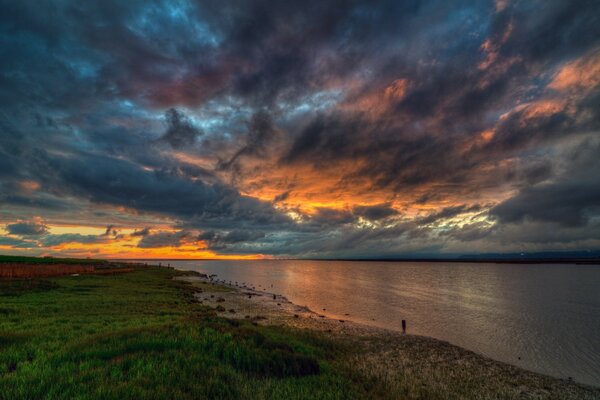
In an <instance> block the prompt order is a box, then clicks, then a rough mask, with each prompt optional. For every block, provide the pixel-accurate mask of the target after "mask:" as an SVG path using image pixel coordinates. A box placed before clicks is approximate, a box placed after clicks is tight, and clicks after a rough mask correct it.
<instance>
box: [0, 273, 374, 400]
mask: <svg viewBox="0 0 600 400" xmlns="http://www.w3.org/2000/svg"><path fill="white" fill-rule="evenodd" d="M176 274H177V272H175V271H173V270H171V269H165V268H161V269H159V268H144V269H139V270H137V271H135V272H132V273H128V274H122V275H117V276H78V277H70V276H69V277H60V278H53V279H44V280H34V281H4V282H2V285H0V399H42V398H52V399H88V398H101V399H173V398H177V399H192V398H193V399H198V398H200V399H201V398H224V399H225V398H243V399H244V398H245V399H263V398H276V399H302V398H321V399H351V398H373V397H378V396H379V395H380V394H381V392H380V390H381V389H378V386H377V384H376V383H374V382H372V381H370V380H365V379H363V378H362V377H358V376H355V375H354V373H352V372H350V370H349V368H347V367H345V366H344V365H343V364H342V363H341V362H340V361H339V360H340V359H342V358H343V357H342V356H341V355H343V354H347V351H348V349H345V348H341V347H340V345H339V344H334V343H333V342H330V341H328V340H326V339H324V338H323V337H320V336H317V335H316V334H313V333H308V332H303V331H293V330H288V329H285V328H277V327H263V326H255V325H252V324H251V323H250V322H245V321H242V322H237V321H231V320H227V319H224V318H220V317H217V316H216V315H215V314H214V312H213V311H212V310H210V309H209V308H207V307H205V306H202V305H199V304H198V303H195V302H194V301H193V291H194V290H195V289H194V288H193V287H191V286H190V285H188V284H186V283H184V282H180V281H177V280H173V279H172V278H173V277H174V276H175V275H176ZM378 390H379V392H378Z"/></svg>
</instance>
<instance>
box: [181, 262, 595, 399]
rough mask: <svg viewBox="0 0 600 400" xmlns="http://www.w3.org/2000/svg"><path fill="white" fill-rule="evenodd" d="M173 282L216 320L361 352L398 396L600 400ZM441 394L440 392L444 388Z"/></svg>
mask: <svg viewBox="0 0 600 400" xmlns="http://www.w3.org/2000/svg"><path fill="white" fill-rule="evenodd" d="M176 279H179V280H183V281H185V282H188V283H189V284H191V285H192V286H193V287H194V288H195V290H196V293H195V298H196V299H197V301H198V302H199V303H201V304H203V305H207V306H209V307H213V308H214V310H215V311H216V312H217V313H218V315H219V316H222V317H225V318H229V319H234V320H235V319H243V320H250V321H252V322H253V323H254V324H258V325H274V326H282V327H288V328H291V329H301V330H309V331H313V332H319V333H320V334H324V335H326V336H327V337H329V338H333V339H334V340H337V341H340V342H342V343H346V344H349V345H350V346H352V347H354V348H358V349H360V350H359V351H358V354H359V355H358V356H355V357H354V358H353V359H352V360H349V362H352V365H353V366H354V368H356V369H357V370H359V371H360V372H361V373H363V374H366V375H371V376H372V377H373V378H374V379H377V380H383V381H385V382H387V384H388V385H389V387H390V390H392V391H393V390H396V391H397V392H398V396H399V397H401V394H402V393H405V391H406V390H407V389H406V387H407V384H408V386H409V387H411V388H413V389H414V390H416V391H418V387H419V386H420V385H422V386H428V387H430V386H434V387H435V386H439V387H440V388H441V389H440V390H442V391H443V390H447V393H448V396H449V397H448V398H455V396H456V394H457V393H460V392H461V391H462V390H465V388H470V389H468V390H467V392H464V397H461V396H458V397H456V398H473V397H470V396H469V393H473V392H471V391H470V390H474V391H475V392H477V393H478V396H477V397H475V398H482V399H488V398H489V399H494V398H527V399H600V388H596V387H591V386H587V385H583V384H580V383H578V382H575V381H573V380H571V379H559V378H555V377H551V376H546V375H542V374H539V373H536V372H532V371H528V370H525V369H522V368H519V367H516V366H513V365H510V364H507V363H503V362H500V361H496V360H493V359H490V358H487V357H484V356H482V355H479V354H477V353H474V352H472V351H469V350H466V349H463V348H461V347H458V346H455V345H452V344H450V343H448V342H445V341H441V340H438V339H434V338H431V337H425V336H418V335H410V334H402V333H401V332H398V331H392V330H388V329H384V328H378V327H373V326H368V325H364V324H360V323H356V322H353V321H351V320H348V319H333V318H329V317H327V316H325V315H323V314H320V313H319V312H316V311H313V310H310V309H309V308H308V307H305V306H301V305H297V304H294V303H292V302H291V301H289V300H288V299H287V298H285V297H284V296H281V295H279V294H275V293H269V292H266V291H264V290H263V291H259V290H254V289H252V288H250V287H246V286H238V285H233V284H228V283H226V282H224V281H216V280H213V279H212V277H209V276H207V275H204V274H199V273H195V274H194V275H193V276H183V277H178V278H176ZM443 388H446V389H443Z"/></svg>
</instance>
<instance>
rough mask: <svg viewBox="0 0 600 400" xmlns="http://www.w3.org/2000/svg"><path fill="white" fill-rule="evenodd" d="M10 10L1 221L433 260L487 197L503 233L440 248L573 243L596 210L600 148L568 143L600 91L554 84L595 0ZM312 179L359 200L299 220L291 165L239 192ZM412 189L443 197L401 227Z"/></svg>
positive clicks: (244, 246) (418, 195) (584, 41)
mask: <svg viewBox="0 0 600 400" xmlns="http://www.w3.org/2000/svg"><path fill="white" fill-rule="evenodd" d="M0 3H1V7H2V10H3V12H2V13H1V15H0V60H2V61H1V62H0V190H1V191H0V204H1V205H2V217H3V218H5V220H4V221H3V222H9V221H10V222H11V224H12V225H18V224H22V223H21V222H18V223H14V221H17V220H25V219H29V217H28V216H22V217H21V216H20V214H24V213H28V214H26V215H31V213H33V212H35V211H39V212H37V213H36V214H34V215H42V216H43V217H44V218H46V214H48V215H53V216H57V215H59V216H62V219H65V218H71V216H74V215H75V217H73V218H75V219H77V218H81V215H83V214H84V213H85V210H86V205H88V204H93V205H102V206H103V207H104V206H108V207H113V208H114V209H118V210H119V212H120V213H122V214H127V215H135V216H139V217H140V218H141V217H144V216H148V215H150V216H152V217H156V218H167V219H169V220H170V221H172V222H173V224H174V226H175V227H176V228H177V229H181V231H180V232H177V233H172V232H166V231H165V232H163V231H158V232H154V231H153V232H150V230H149V229H148V228H145V229H143V230H139V231H135V232H134V233H133V234H132V235H131V236H135V237H138V236H139V237H141V238H142V239H141V241H140V247H156V246H162V245H169V246H178V245H180V244H181V243H182V242H183V240H187V239H188V236H187V233H186V232H188V231H191V232H192V231H195V230H196V232H197V230H202V231H204V232H205V233H203V234H202V235H206V237H203V238H202V239H200V240H205V241H206V242H207V243H208V244H209V246H211V247H212V248H215V249H223V251H225V252H231V253H233V252H235V251H240V252H244V253H250V252H252V251H256V252H261V253H269V254H302V253H311V254H329V255H335V254H338V253H336V252H339V254H342V253H343V254H363V255H364V254H366V252H368V251H369V250H368V249H369V248H371V250H370V251H372V252H373V253H375V254H377V252H379V251H382V252H388V253H390V254H391V253H394V252H401V251H416V250H415V249H418V248H421V249H429V250H431V251H434V250H435V249H436V248H437V247H439V246H441V245H440V244H439V243H438V242H436V243H434V244H427V241H426V240H425V239H423V238H425V237H428V238H429V239H430V240H433V239H432V237H433V236H435V235H436V234H438V233H436V232H437V231H435V232H434V230H433V229H429V228H430V227H429V228H427V227H425V226H430V225H435V226H439V225H444V224H448V223H449V222H448V220H451V219H452V218H454V217H459V216H461V215H463V214H466V213H474V212H477V213H480V214H481V215H483V217H482V218H484V217H485V215H486V212H487V209H488V208H490V207H491V204H490V205H485V206H477V205H474V204H484V203H486V204H487V202H488V201H491V202H492V203H493V200H488V199H489V198H490V197H494V196H497V197H496V198H502V197H500V196H502V195H503V194H504V193H508V192H509V191H510V190H512V191H513V192H516V194H515V195H513V196H512V197H510V198H508V199H506V200H504V201H503V202H501V203H500V204H495V206H493V207H492V208H491V211H490V213H489V217H490V219H491V220H493V222H494V224H495V225H494V227H493V228H492V227H490V224H491V223H490V222H489V221H487V222H485V223H484V222H480V221H475V222H470V223H468V224H465V225H462V226H460V227H456V226H454V227H450V228H447V229H445V230H442V231H443V232H444V233H443V234H441V233H440V234H439V235H440V237H442V236H443V237H442V239H440V240H442V241H452V240H455V241H459V242H460V241H465V242H467V241H468V242H475V241H477V240H483V239H486V240H488V239H489V238H491V237H495V238H496V239H498V240H499V241H502V240H506V238H509V237H510V233H507V232H510V229H512V228H511V227H512V226H513V225H520V226H525V225H527V226H528V227H529V226H534V225H535V228H534V227H532V228H529V229H531V231H528V232H533V231H535V229H538V228H539V227H540V226H543V225H544V224H555V225H556V226H562V227H568V229H569V232H572V233H571V234H570V235H571V236H570V237H573V238H578V239H577V240H581V238H585V233H582V232H590V231H589V230H587V231H586V229H591V227H592V226H593V224H594V219H595V218H596V217H597V215H598V191H597V190H596V188H598V187H599V186H600V185H599V182H598V181H597V179H596V178H595V176H597V175H598V174H595V173H592V172H594V171H597V170H598V167H599V166H598V164H597V163H595V162H594V161H593V157H592V156H590V155H589V154H590V152H591V150H589V149H588V148H592V149H596V151H598V149H597V147H595V146H596V145H595V144H594V143H595V142H593V141H592V142H587V147H588V148H586V146H579V147H578V146H576V144H577V143H584V141H585V140H587V139H588V138H589V137H592V136H594V135H597V133H598V131H600V111H599V110H600V107H599V105H600V100H599V99H600V90H599V88H598V82H597V80H594V79H593V78H590V79H588V81H586V82H584V83H583V85H582V87H581V88H580V89H579V90H576V91H569V90H570V89H569V90H564V91H561V90H559V89H556V88H554V89H553V88H552V87H550V86H549V83H550V82H551V81H552V79H553V77H555V75H556V74H557V73H558V71H560V69H561V68H563V67H564V66H565V64H566V63H569V62H572V61H573V60H577V59H580V58H582V57H583V58H585V57H589V55H590V54H595V53H594V51H596V52H597V49H598V48H599V46H600V24H598V16H599V15H600V9H599V7H598V4H597V2H595V1H572V2H565V1H559V0H556V1H532V2H524V1H509V2H507V3H506V4H505V6H504V7H497V6H496V4H495V3H494V2H492V1H481V2H467V1H460V0H457V1H450V2H447V1H435V0H427V1H412V0H408V1H396V0H394V1H381V2H370V1H359V0H356V1H329V2H323V1H317V0H314V1H313V0H310V1H307V2H272V1H266V0H265V1H263V0H254V1H242V2H240V1H228V0H225V1H223V0H220V1H211V0H205V1H204V0H198V1H171V0H165V1H153V2H146V1H127V2H122V1H102V2H73V1H45V2H32V1H20V2H15V1H2V2H0ZM594 49H596V50H594ZM593 60H594V58H593V57H592V61H593ZM591 64H592V63H591ZM591 64H590V65H591ZM575 76H579V77H580V78H582V77H584V76H585V74H582V73H579V74H575ZM165 122H166V129H165ZM165 143H168V146H166V145H164V144H165ZM590 143H591V144H590ZM568 146H575V147H574V150H573V152H572V153H570V155H566V154H565V148H566V147H568ZM596 154H597V153H596ZM557 160H560V163H559V162H558V161H557ZM559 164H560V165H559ZM308 167H312V169H313V170H314V171H315V172H314V175H312V174H311V175H309V176H307V177H304V176H300V178H303V179H306V180H319V177H320V174H324V175H325V174H327V175H329V176H331V175H333V176H336V177H338V178H339V181H340V182H342V183H343V186H344V187H345V188H347V190H348V191H349V192H351V193H354V195H355V201H356V204H354V203H353V204H348V205H344V206H343V207H342V208H336V209H333V208H327V207H320V206H315V207H313V208H314V209H315V212H314V215H308V214H305V213H304V212H302V211H299V212H298V209H297V207H299V205H298V204H291V202H293V201H294V196H295V195H298V194H301V193H302V192H303V187H302V185H301V183H300V184H298V183H295V182H294V181H295V180H296V176H295V174H296V172H293V173H288V176H285V177H284V178H282V179H281V181H278V182H277V184H276V185H275V186H274V187H267V189H269V190H268V192H267V193H268V195H265V196H261V197H260V198H261V199H264V198H269V199H270V198H273V204H275V205H273V204H271V203H269V202H266V201H262V200H258V199H257V198H253V197H249V196H245V195H243V194H242V193H260V192H261V190H260V189H261V188H262V187H261V186H260V185H261V184H263V185H264V182H265V181H269V180H270V179H271V177H272V176H277V173H278V172H279V169H283V170H285V169H287V170H292V171H295V170H298V171H307V170H308ZM590 171H592V172H590ZM302 173H303V172H301V173H300V175H302ZM365 182H366V183H365ZM310 183H312V182H310ZM500 188H502V190H500ZM329 189H330V188H327V189H323V188H320V189H319V190H329ZM331 190H332V191H333V190H335V188H331ZM372 191H382V192H384V193H385V196H381V197H379V198H378V199H377V200H375V201H369V202H368V203H367V204H373V203H375V202H377V203H380V204H375V205H370V206H366V205H361V204H360V203H361V202H360V198H361V196H362V195H364V194H369V193H370V192H372ZM491 192H493V195H489V193H491ZM277 193H279V194H278V195H277ZM413 193H414V197H415V199H416V200H410V201H412V202H413V203H411V204H413V205H414V204H417V205H423V206H426V205H428V204H429V203H434V204H444V206H438V208H437V209H436V210H435V211H432V212H431V213H430V214H429V215H425V216H421V217H416V218H414V219H413V220H408V219H405V217H404V211H403V212H402V213H400V212H399V211H398V210H397V209H396V208H394V207H393V203H389V204H388V203H386V202H387V201H392V200H390V199H393V200H394V201H401V200H402V199H403V198H405V197H407V196H409V195H412V194H413ZM486 195H487V197H486ZM478 196H482V197H483V198H486V200H485V201H483V200H481V199H480V198H479V197H478ZM457 199H458V200H457ZM314 200H315V201H316V204H326V203H327V202H324V203H319V199H318V198H316V197H315V198H314ZM446 200H447V201H446ZM407 201H409V200H407ZM365 203H366V201H365ZM363 204H364V203H363ZM405 206H407V205H406V204H405ZM286 207H290V208H289V209H287V208H286ZM295 207H296V208H295ZM288 211H293V212H296V214H299V215H301V218H300V219H301V220H302V222H301V223H300V222H294V220H292V219H291V218H290V217H288V215H287V214H286V212H288ZM115 212H116V211H115ZM24 215H25V214H24ZM77 215H79V217H77ZM105 215H106V214H105ZM108 215H110V212H109V214H108ZM419 215H422V214H419ZM90 218H91V217H90ZM98 218H99V219H102V223H103V224H111V225H112V223H113V222H114V221H110V220H106V221H105V220H103V217H101V216H99V217H98ZM406 218H407V217H406ZM361 220H368V221H370V222H371V224H365V225H369V227H358V222H360V221H361ZM74 222H76V221H74ZM117 223H118V222H117ZM24 224H27V223H24ZM143 224H144V225H135V226H145V224H148V225H150V226H158V225H154V222H153V221H144V222H143ZM371 225H375V227H371ZM119 226H121V224H120V223H119ZM553 226H554V225H553ZM7 229H8V231H9V232H10V233H13V232H11V230H10V228H8V227H7ZM14 229H16V231H15V232H17V231H19V229H21V232H23V229H25V228H23V227H21V228H18V227H17V228H14ZM524 229H525V228H524ZM539 229H543V228H539ZM565 229H566V228H565ZM577 229H581V231H578V232H574V231H575V230H577ZM25 231H26V229H25ZM565 232H566V231H565ZM42 233H44V234H46V233H47V232H42ZM15 234H16V233H15ZM190 235H192V234H190ZM202 235H201V236H202ZM47 236H48V239H46V241H45V242H44V245H48V246H49V245H54V244H60V243H66V242H67V241H68V240H73V241H75V242H77V241H79V242H81V243H92V242H93V241H94V240H100V239H98V238H95V237H92V236H93V235H92V236H90V237H88V236H86V235H83V236H81V237H75V236H72V237H67V236H60V237H59V235H47ZM117 236H118V233H117V232H116V231H114V229H113V228H110V229H108V230H107V237H106V238H105V239H104V240H108V239H110V238H115V237H117ZM192 236H194V235H192ZM192 236H190V237H192ZM588 237H592V235H588ZM500 238H502V240H501V239H500ZM15 240H16V239H15ZM490 240H491V239H490ZM419 241H422V243H421V242H419ZM413 242H414V243H415V245H414V247H410V245H409V243H413ZM444 243H445V242H444ZM14 245H15V246H17V245H18V243H15V244H14ZM24 245H27V244H24Z"/></svg>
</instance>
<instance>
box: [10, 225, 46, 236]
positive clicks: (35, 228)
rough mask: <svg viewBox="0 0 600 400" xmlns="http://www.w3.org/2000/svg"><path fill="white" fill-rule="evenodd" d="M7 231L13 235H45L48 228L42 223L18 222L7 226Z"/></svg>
mask: <svg viewBox="0 0 600 400" xmlns="http://www.w3.org/2000/svg"><path fill="white" fill-rule="evenodd" d="M6 230H7V231H8V233H10V234H11V235H21V236H29V235H43V234H45V233H47V232H48V226H46V225H45V224H44V223H43V222H42V221H29V222H17V223H14V224H8V225H6Z"/></svg>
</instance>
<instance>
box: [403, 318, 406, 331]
mask: <svg viewBox="0 0 600 400" xmlns="http://www.w3.org/2000/svg"><path fill="white" fill-rule="evenodd" d="M402 333H403V334H406V320H405V319H403V320H402Z"/></svg>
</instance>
